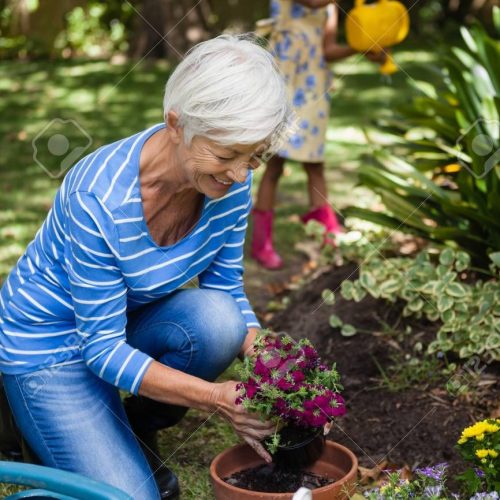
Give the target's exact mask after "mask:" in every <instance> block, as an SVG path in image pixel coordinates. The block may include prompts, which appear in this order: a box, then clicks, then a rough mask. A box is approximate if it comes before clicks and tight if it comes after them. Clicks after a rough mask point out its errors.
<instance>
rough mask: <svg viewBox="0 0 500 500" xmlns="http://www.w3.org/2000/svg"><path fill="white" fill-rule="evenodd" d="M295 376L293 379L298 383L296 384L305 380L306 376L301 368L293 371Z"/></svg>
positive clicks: (292, 374)
mask: <svg viewBox="0 0 500 500" xmlns="http://www.w3.org/2000/svg"><path fill="white" fill-rule="evenodd" d="M290 375H291V376H292V378H293V381H294V382H295V383H296V384H299V383H300V382H303V381H304V380H305V378H306V377H305V376H304V374H303V373H302V372H301V371H299V370H295V371H293V372H292V373H291V374H290Z"/></svg>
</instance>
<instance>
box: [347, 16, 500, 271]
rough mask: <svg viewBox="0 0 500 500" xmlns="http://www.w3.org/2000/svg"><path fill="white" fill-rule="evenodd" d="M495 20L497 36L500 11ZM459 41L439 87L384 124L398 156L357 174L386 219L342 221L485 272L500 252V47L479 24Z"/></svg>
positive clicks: (377, 156)
mask: <svg viewBox="0 0 500 500" xmlns="http://www.w3.org/2000/svg"><path fill="white" fill-rule="evenodd" d="M495 18H496V19H497V21H498V23H497V29H498V33H500V9H498V8H495ZM461 34H462V37H463V40H464V44H465V46H464V47H463V48H460V47H453V48H451V49H450V50H449V53H448V54H447V56H446V57H445V59H444V60H443V66H444V72H443V77H442V82H441V85H440V86H436V87H434V86H432V85H431V84H429V83H428V82H413V85H415V86H416V87H417V88H418V90H419V91H420V92H421V95H420V96H418V97H416V98H415V99H414V100H413V102H412V104H411V105H410V106H407V107H406V108H403V109H402V110H401V112H402V116H400V117H397V118H391V119H386V120H384V121H382V122H381V123H380V125H381V126H384V127H385V128H386V129H387V130H388V131H391V132H393V133H395V134H397V136H398V137H399V138H400V140H399V144H398V145H397V146H396V149H395V150H394V151H392V152H389V151H387V150H385V149H384V150H377V151H375V152H374V153H373V155H370V157H369V158H367V163H366V164H364V165H362V166H361V167H360V169H359V179H360V182H361V183H362V184H363V185H365V186H367V187H369V188H371V189H373V190H374V191H375V192H376V193H378V194H379V195H380V197H381V199H382V201H383V203H384V205H385V207H386V209H387V212H384V213H382V212H375V211H373V210H369V209H365V208H358V207H349V208H347V209H346V210H345V215H347V216H354V217H358V218H362V219H365V220H368V221H371V222H374V223H376V224H380V225H383V226H387V227H389V228H392V229H398V230H400V231H403V232H407V233H410V234H415V235H418V236H421V237H423V238H426V239H429V240H432V241H436V242H445V243H448V244H451V245H452V246H455V247H458V248H461V249H463V250H466V251H467V252H468V253H469V254H470V255H471V256H472V257H473V260H474V261H475V262H477V263H478V264H479V265H480V266H482V267H485V268H486V267H487V264H488V262H489V259H488V255H489V254H491V253H492V252H498V251H499V250H500V166H499V160H500V118H499V115H500V94H499V93H500V65H499V64H498V61H499V60H500V45H499V43H498V40H495V39H493V38H491V37H490V36H489V35H488V34H487V33H486V31H485V30H484V28H482V27H481V26H480V25H479V24H476V25H474V26H473V27H472V28H471V29H470V30H467V29H466V28H462V29H461ZM401 157H404V159H402V158H401Z"/></svg>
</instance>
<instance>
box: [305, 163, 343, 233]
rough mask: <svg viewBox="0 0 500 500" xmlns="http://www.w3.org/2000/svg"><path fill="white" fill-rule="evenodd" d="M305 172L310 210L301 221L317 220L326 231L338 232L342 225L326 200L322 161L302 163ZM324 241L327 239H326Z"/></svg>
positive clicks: (326, 193)
mask: <svg viewBox="0 0 500 500" xmlns="http://www.w3.org/2000/svg"><path fill="white" fill-rule="evenodd" d="M304 169H305V171H306V173H307V188H308V191H309V203H310V207H311V208H310V211H309V212H308V213H307V214H305V215H304V216H302V221H303V222H307V221H309V220H311V219H314V220H317V221H318V222H320V223H321V224H323V226H325V229H326V232H327V233H335V234H336V233H339V232H341V231H342V227H341V225H340V223H339V222H338V220H337V216H336V215H335V212H334V211H333V209H332V207H331V206H330V204H329V202H328V191H327V185H326V178H325V164H324V163H304ZM326 241H329V239H327V240H326Z"/></svg>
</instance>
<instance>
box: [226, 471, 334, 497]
mask: <svg viewBox="0 0 500 500" xmlns="http://www.w3.org/2000/svg"><path fill="white" fill-rule="evenodd" d="M224 481H226V482H227V483H229V484H231V485H233V486H236V487H238V488H243V489H245V490H252V491H262V492H268V493H295V492H296V491H297V490H298V489H299V488H302V487H304V488H309V489H310V490H314V489H316V488H321V487H322V486H326V485H327V484H331V483H333V482H334V479H329V478H326V477H321V476H318V475H316V474H312V473H311V472H294V471H290V470H286V469H280V468H278V467H275V466H274V465H273V464H269V465H268V464H264V465H259V466H257V467H253V468H251V469H245V470H242V471H240V472H236V473H234V474H232V475H231V476H230V477H228V478H224Z"/></svg>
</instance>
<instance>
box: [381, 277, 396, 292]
mask: <svg viewBox="0 0 500 500" xmlns="http://www.w3.org/2000/svg"><path fill="white" fill-rule="evenodd" d="M400 286H401V285H400V283H399V281H398V280H395V279H389V280H387V281H385V282H384V283H382V284H381V285H380V293H381V294H383V295H391V294H393V293H395V292H397V291H398V290H399V288H400Z"/></svg>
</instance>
